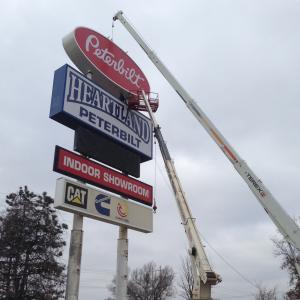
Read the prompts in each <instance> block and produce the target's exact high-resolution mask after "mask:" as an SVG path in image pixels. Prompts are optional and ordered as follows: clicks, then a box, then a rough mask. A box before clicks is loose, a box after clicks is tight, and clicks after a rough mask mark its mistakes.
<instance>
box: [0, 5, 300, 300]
mask: <svg viewBox="0 0 300 300" xmlns="http://www.w3.org/2000/svg"><path fill="white" fill-rule="evenodd" d="M118 10H123V11H124V13H125V15H126V16H127V17H128V18H129V19H130V21H131V22H132V23H133V24H134V26H135V27H136V28H137V29H138V31H139V32H140V33H141V34H142V35H143V37H144V39H145V40H146V41H147V42H148V44H149V45H150V46H151V47H152V48H153V49H154V51H155V52H156V53H157V54H158V56H159V57H160V58H161V59H162V61H163V62H164V63H165V65H166V66H167V67H168V68H169V69H170V71H171V72H172V73H173V74H174V75H175V77H176V78H177V79H178V80H179V81H180V82H181V84H182V85H183V86H184V87H185V88H186V90H187V91H188V92H189V93H190V94H191V95H192V96H193V97H194V99H195V100H196V101H197V103H198V104H199V106H200V107H201V108H202V109H203V110H204V111H205V113H206V114H207V115H208V116H209V118H210V119H211V120H212V121H213V122H214V124H215V125H216V127H217V128H218V129H219V130H220V131H221V132H222V133H223V135H224V136H225V137H226V139H227V140H228V141H229V142H230V144H231V145H232V146H233V147H234V148H235V150H236V151H237V152H238V153H239V155H240V156H241V157H242V158H243V159H245V160H246V161H247V163H248V165H249V166H250V167H251V168H252V169H253V170H254V172H255V173H256V175H257V176H259V177H260V178H261V179H262V180H263V182H264V183H265V185H266V186H267V187H268V188H269V190H270V191H271V192H272V193H273V195H274V196H275V197H276V198H277V199H278V201H279V202H280V204H281V205H282V206H283V207H284V209H285V210H286V211H287V212H288V213H289V214H290V215H291V216H292V217H297V216H299V215H300V201H299V200H300V190H299V182H300V172H299V166H300V157H299V153H300V135H299V128H300V119H299V113H300V96H299V95H300V88H299V78H300V55H299V47H300V30H299V25H300V17H299V16H300V2H299V1H290V0H282V1H279V0H272V1H271V0H269V1H267V0H263V1H262V0H251V1H250V0H248V1H242V0H240V1H237V0H232V1H229V0H228V1H224V0H223V1H221V0H220V1H212V0H201V1H196V0H191V1H183V0H182V1H179V0H165V1H158V0H151V1H141V0H140V1H127V0H126V1H124V0H123V1H121V0H119V1H108V0H102V1H76V0H72V1H71V0H68V1H61V0H52V1H45V0H44V1H43V0H36V1H33V0H27V1H21V0H19V1H16V0H10V1H0V20H1V21H0V35H1V42H0V43H1V52H0V53H1V56H0V74H1V75H0V76H1V80H0V91H1V97H0V101H1V109H0V128H1V129H0V130H1V139H0V141H1V144H0V145H1V156H0V179H1V180H0V199H1V202H0V204H1V207H3V205H4V200H5V195H6V194H8V193H10V192H14V191H16V190H17V189H18V187H19V186H22V185H28V186H29V188H30V189H31V190H33V191H34V192H36V193H41V192H43V191H47V192H48V193H49V194H50V195H52V196H54V190H55V180H56V179H57V178H58V177H60V175H59V174H57V173H54V172H53V171H52V163H53V155H54V147H55V145H60V146H62V147H64V148H67V149H70V150H72V149H73V131H72V130H70V129H69V128H67V127H65V126H63V125H60V124H58V123H56V122H54V121H52V120H50V119H49V118H48V115H49V107H50V99H51V89H52V80H53V73H54V71H55V70H56V69H57V68H59V67H61V66H62V65H63V64H65V63H68V64H70V65H72V63H71V61H70V60H69V58H68V57H67V55H66V53H65V52H64V49H63V47H62V42H61V40H62V38H63V37H64V36H65V35H66V34H68V33H69V32H71V31H72V30H73V29H74V28H75V27H78V26H85V27H89V28H91V29H94V30H96V31H98V32H100V33H102V34H103V35H105V36H110V37H111V36H112V26H111V25H112V17H113V15H114V14H115V13H116V12H117V11H118ZM113 39H114V42H115V43H117V44H118V45H119V46H120V47H121V48H122V49H124V50H125V51H128V54H129V55H130V56H131V57H132V58H133V59H134V60H135V61H136V62H137V64H138V65H139V66H140V68H141V69H142V70H143V72H144V73H145V75H146V76H147V77H148V80H149V82H150V85H151V88H152V90H153V91H155V92H158V93H159V94H160V107H159V110H158V112H157V114H156V116H157V119H158V122H159V123H160V125H161V127H162V132H163V135H164V137H165V139H166V140H167V143H168V147H169V150H170V152H171V156H172V158H173V159H174V161H175V165H176V168H177V172H178V175H179V177H180V179H181V181H182V184H183V187H184V190H185V193H186V196H187V199H188V201H189V204H190V207H191V209H192V212H193V215H194V217H195V218H196V220H197V221H196V222H197V226H198V229H199V231H200V234H201V235H202V236H203V238H204V239H205V241H204V244H205V245H206V247H205V249H206V251H207V254H208V257H209V260H210V263H211V265H212V267H213V269H214V270H215V272H217V273H219V274H220V275H221V276H222V278H223V282H222V283H221V284H219V285H218V286H216V287H215V288H214V289H213V296H214V297H215V298H220V299H246V300H247V299H253V297H251V294H253V293H255V288H254V286H253V285H254V284H256V283H261V284H264V285H266V286H267V287H270V288H271V287H274V286H277V288H278V291H279V295H280V294H282V293H283V292H284V291H286V290H287V284H288V276H287V274H286V272H283V271H281V270H280V260H279V258H275V257H274V255H273V251H274V246H273V244H272V242H271V240H270V239H271V238H273V237H276V236H277V237H279V235H278V234H277V230H276V228H275V226H274V225H273V223H272V222H271V221H270V219H269V217H268V216H267V214H266V213H265V212H264V210H263V209H262V207H261V206H260V204H259V203H258V201H257V200H256V198H255V197H254V196H253V194H252V193H251V191H250V190H249V188H248V187H247V186H246V184H245V183H244V181H243V180H242V179H241V178H240V176H239V175H238V174H237V173H236V171H235V170H234V168H233V167H232V165H231V164H230V163H229V161H228V160H227V158H226V157H225V156H224V155H223V153H222V152H221V151H220V150H219V149H218V147H217V146H216V145H215V144H214V142H213V141H212V140H211V138H210V137H209V136H208V135H207V133H206V132H205V131H204V129H203V128H202V127H201V125H200V124H199V123H198V122H197V121H196V119H195V118H194V117H193V115H192V114H191V113H190V112H189V111H188V110H187V109H186V107H185V106H184V104H183V102H182V101H181V100H180V98H179V97H178V96H177V94H176V93H175V92H174V91H173V90H172V88H171V87H170V85H169V84H168V83H167V82H166V81H165V79H164V78H163V77H162V76H161V75H160V73H159V72H158V71H157V70H156V68H155V67H154V66H153V65H152V63H151V62H150V61H149V59H148V58H147V56H146V55H145V54H144V52H143V51H142V50H141V49H140V48H139V46H138V45H137V44H136V42H135V41H134V40H133V39H132V37H131V36H130V35H129V33H128V32H127V31H126V30H125V29H124V28H123V27H122V25H121V24H120V23H119V22H117V23H116V24H115V27H114V31H113ZM155 170H156V171H155ZM155 174H156V176H155ZM141 180H143V181H144V182H146V183H148V184H152V185H155V193H156V201H157V206H158V212H157V214H156V215H155V216H154V232H153V233H151V234H143V233H139V232H134V231H130V232H129V267H130V269H134V268H136V267H141V266H142V265H143V264H145V263H147V262H149V261H151V260H153V261H155V262H156V263H157V264H161V265H166V264H168V265H170V266H171V267H172V268H173V269H174V270H175V272H176V275H177V279H178V280H179V276H180V272H181V271H180V260H181V258H182V257H185V255H186V250H187V241H186V237H185V234H184V230H183V227H182V225H181V224H180V218H179V214H178V211H177V207H176V204H175V201H174V197H173V194H172V191H171V188H170V184H169V183H168V179H167V175H166V172H165V169H164V165H163V163H162V160H161V157H160V154H159V150H158V148H157V157H156V163H155V159H154V160H153V161H152V162H147V163H144V164H143V165H142V168H141ZM59 214H60V216H61V219H62V220H63V221H65V222H67V223H68V224H69V225H70V227H71V221H72V216H71V214H68V213H63V212H60V213H59ZM69 237H70V233H68V234H67V239H69ZM117 237H118V227H116V226H113V225H108V224H105V223H101V222H97V221H94V220H89V219H85V220H84V244H83V256H82V276H81V285H80V299H89V300H96V299H97V300H100V299H104V298H105V297H106V296H108V292H107V288H106V287H107V285H108V284H109V283H110V281H111V279H112V278H113V275H114V272H115V269H116V246H117ZM67 254H68V253H67V251H66V254H65V256H66V257H67ZM224 259H225V261H226V262H227V263H225V262H224ZM229 265H230V266H233V267H234V269H235V270H237V271H238V272H239V273H240V274H242V276H241V275H240V274H238V273H237V272H235V271H234V270H233V269H232V268H231V267H230V266H229ZM249 295H250V296H249ZM176 299H180V298H179V296H178V298H176Z"/></svg>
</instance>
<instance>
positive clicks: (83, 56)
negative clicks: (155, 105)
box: [63, 27, 150, 97]
mask: <svg viewBox="0 0 300 300" xmlns="http://www.w3.org/2000/svg"><path fill="white" fill-rule="evenodd" d="M63 46H64V48H65V50H66V52H67V54H68V55H69V57H70V58H71V60H72V61H73V62H74V64H75V65H76V66H77V67H78V68H79V70H80V71H82V72H83V73H84V74H87V73H88V72H91V73H92V74H93V81H95V82H96V83H98V84H100V85H101V86H103V88H105V89H106V90H108V91H109V92H110V93H112V94H114V95H116V96H117V97H119V95H120V93H122V94H124V93H125V94H126V93H130V94H136V93H137V91H141V90H144V91H145V92H150V86H149V83H148V81H147V78H146V76H145V75H144V73H143V72H142V70H141V69H140V68H139V67H138V65H137V64H136V63H135V62H134V61H133V60H132V59H131V58H130V57H129V56H128V55H127V54H126V53H125V52H124V51H123V50H122V49H120V48H119V47H118V46H117V45H116V44H114V43H113V42H112V41H111V40H109V39H107V38H106V37H104V36H103V35H101V34H100V33H98V32H96V31H94V30H91V29H89V28H85V27H78V28H76V29H75V30H74V31H73V32H71V33H70V34H69V35H67V36H66V37H65V38H64V39H63Z"/></svg>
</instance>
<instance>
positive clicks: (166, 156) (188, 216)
mask: <svg viewBox="0 0 300 300" xmlns="http://www.w3.org/2000/svg"><path fill="white" fill-rule="evenodd" d="M142 94H143V96H144V99H145V106H146V108H147V110H148V113H149V115H150V119H151V120H152V123H153V128H154V134H155V137H156V139H157V141H158V144H159V148H160V151H161V154H162V157H163V160H164V163H165V167H166V170H167V173H168V177H169V180H170V182H171V186H172V189H173V192H174V195H175V199H176V203H177V206H178V209H179V213H180V217H181V221H182V224H183V226H184V230H185V233H186V236H187V238H188V242H189V255H190V258H191V262H192V271H193V277H194V286H193V298H192V299H195V300H196V299H197V300H198V299H201V300H202V299H203V300H210V299H211V286H212V285H215V284H217V283H218V282H220V281H221V277H220V276H219V275H218V274H216V273H215V272H214V271H213V270H212V269H211V266H210V264H209V261H208V259H207V256H206V254H205V251H204V248H203V245H202V242H201V239H200V236H199V233H198V230H197V227H196V224H195V219H194V218H193V216H192V213H191V210H190V208H189V206H188V202H187V200H186V198H185V194H184V192H183V189H182V186H181V183H180V180H179V178H178V176H177V173H176V169H175V166H174V163H173V161H172V159H171V156H170V153H169V150H168V148H167V145H166V143H165V141H164V139H163V136H162V133H161V130H160V127H159V125H158V123H157V121H156V119H155V116H154V114H153V112H152V110H151V106H150V104H149V102H148V100H147V97H146V94H145V93H144V91H142Z"/></svg>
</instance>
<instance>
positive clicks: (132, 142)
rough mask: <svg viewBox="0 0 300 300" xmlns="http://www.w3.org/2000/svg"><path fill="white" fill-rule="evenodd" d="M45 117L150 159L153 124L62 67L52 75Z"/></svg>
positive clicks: (124, 104)
mask: <svg viewBox="0 0 300 300" xmlns="http://www.w3.org/2000/svg"><path fill="white" fill-rule="evenodd" d="M49 117H50V118H51V119H53V120H55V121H57V122H59V123H61V124H63V125H65V126H67V127H69V128H71V129H76V128H78V127H79V126H85V127H87V128H90V129H91V130H93V131H95V132H97V133H99V134H102V135H104V136H107V137H108V138H110V139H112V140H113V141H115V142H117V143H119V144H121V145H123V146H124V147H126V148H128V149H130V150H131V151H134V152H136V153H138V154H139V155H140V157H141V161H142V162H144V161H147V160H150V159H152V156H153V155H152V154H153V124H152V122H151V120H150V119H149V118H148V117H146V116H145V115H144V114H142V113H140V112H138V111H134V110H131V109H129V108H128V106H127V104H126V103H124V102H122V101H121V100H119V99H117V98H116V97H114V96H113V95H111V94H109V93H108V92H107V91H105V90H104V89H103V88H102V87H100V86H99V85H97V84H95V83H94V82H93V81H92V80H90V79H88V78H87V77H86V76H84V75H83V74H81V73H80V72H78V71H77V70H75V69H74V68H72V67H70V66H69V65H67V64H65V65H64V66H62V67H60V68H59V69H57V70H56V71H55V73H54V81H53V89H52V98H51V107H50V115H49Z"/></svg>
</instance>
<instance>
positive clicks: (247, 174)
mask: <svg viewBox="0 0 300 300" xmlns="http://www.w3.org/2000/svg"><path fill="white" fill-rule="evenodd" d="M117 19H118V20H119V21H120V22H121V23H122V24H123V25H124V27H125V28H126V29H127V30H128V32H129V33H130V34H131V35H132V37H133V38H134V39H135V40H136V41H137V43H138V44H139V45H140V46H141V48H142V49H143V50H144V51H145V53H146V54H147V56H148V57H149V58H150V60H151V61H152V62H153V63H154V65H155V66H156V67H157V69H158V70H159V71H160V72H161V74H162V75H163V76H164V77H165V79H166V80H167V81H168V82H169V83H170V85H171V86H172V87H173V88H174V90H175V91H176V92H177V94H178V95H179V96H180V98H181V99H182V101H183V102H184V103H185V105H186V106H187V108H188V109H189V110H190V112H191V113H192V114H193V115H194V117H195V118H196V119H197V120H198V121H199V123H200V124H201V125H202V126H203V127H204V129H205V130H206V131H207V132H208V134H209V135H210V137H211V138H212V139H213V140H214V141H215V143H216V144H217V145H218V146H219V148H220V149H221V150H222V151H223V153H224V154H225V156H226V157H227V158H228V159H229V161H230V162H231V163H232V165H233V166H234V168H235V169H236V171H237V172H238V173H239V174H240V176H241V177H242V178H243V180H244V181H245V182H246V183H247V185H248V186H249V188H250V190H251V191H252V192H253V194H254V195H255V197H256V198H257V200H258V201H259V202H260V204H261V205H262V206H263V208H264V209H265V211H266V212H267V214H268V215H269V217H270V218H271V220H272V221H273V223H274V224H275V225H276V227H277V228H278V230H279V231H280V232H281V234H282V235H283V236H284V238H285V239H286V240H287V241H288V242H289V243H291V244H292V245H293V246H294V247H295V248H297V249H298V250H300V230H299V227H298V225H297V224H296V223H295V221H294V220H293V219H292V218H291V217H290V216H289V215H288V214H287V213H286V212H285V210H284V209H283V208H282V207H281V206H280V204H279V203H278V201H277V200H276V199H275V198H274V196H273V195H272V194H271V192H270V191H269V190H268V189H267V188H266V186H265V185H264V184H263V183H262V181H261V180H260V179H259V178H258V177H257V176H256V175H255V174H254V173H253V171H252V170H251V169H250V168H249V166H248V165H247V164H246V162H245V161H244V160H242V158H241V157H240V156H239V155H238V154H237V153H236V152H235V150H234V149H233V148H232V147H231V146H230V144H229V143H228V142H227V141H226V139H225V138H224V137H223V135H222V134H221V133H220V132H219V130H218V129H217V128H216V127H215V126H214V124H213V123H212V122H211V121H210V120H209V118H208V117H207V116H206V115H205V113H204V112H203V111H202V110H201V109H200V107H199V106H198V104H197V103H196V102H195V101H194V100H193V99H192V97H191V96H190V95H189V94H188V93H187V91H186V90H185V89H184V88H183V87H182V86H181V84H180V83H179V82H178V81H177V79H176V78H175V77H174V76H173V75H172V74H171V72H170V71H169V70H168V69H167V67H166V66H165V65H164V64H163V62H162V61H161V60H160V59H159V58H158V56H157V55H156V54H155V53H154V51H153V50H152V49H151V48H150V47H149V46H148V45H147V44H146V43H145V42H144V40H143V39H142V37H141V36H140V35H139V34H138V33H137V32H136V30H135V29H134V28H133V26H131V25H130V23H129V22H128V21H127V20H126V18H125V17H124V15H123V12H122V11H119V12H118V13H117V14H116V15H115V16H114V20H117Z"/></svg>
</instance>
